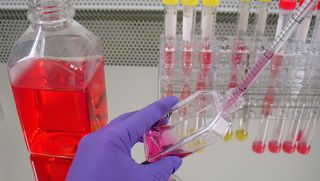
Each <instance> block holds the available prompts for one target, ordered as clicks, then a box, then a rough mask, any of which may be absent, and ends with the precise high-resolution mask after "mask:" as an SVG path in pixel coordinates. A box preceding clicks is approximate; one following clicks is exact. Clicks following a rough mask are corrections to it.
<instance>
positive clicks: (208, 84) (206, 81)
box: [158, 36, 320, 124]
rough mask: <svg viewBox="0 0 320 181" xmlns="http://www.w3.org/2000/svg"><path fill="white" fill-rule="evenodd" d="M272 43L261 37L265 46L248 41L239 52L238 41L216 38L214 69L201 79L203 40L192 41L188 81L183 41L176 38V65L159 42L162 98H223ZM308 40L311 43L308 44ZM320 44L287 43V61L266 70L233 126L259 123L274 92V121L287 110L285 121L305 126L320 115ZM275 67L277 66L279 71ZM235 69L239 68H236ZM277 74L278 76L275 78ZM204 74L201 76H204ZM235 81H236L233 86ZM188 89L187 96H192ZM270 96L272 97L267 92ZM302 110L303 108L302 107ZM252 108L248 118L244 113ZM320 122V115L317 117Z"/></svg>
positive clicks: (236, 116) (213, 59) (247, 39)
mask: <svg viewBox="0 0 320 181" xmlns="http://www.w3.org/2000/svg"><path fill="white" fill-rule="evenodd" d="M271 41H272V39H270V38H263V39H262V41H261V43H260V44H259V45H258V46H257V45H255V44H254V43H255V42H253V41H252V40H251V39H250V37H246V38H244V39H243V40H242V42H243V43H244V47H245V48H243V49H241V50H239V49H238V50H236V51H235V50H234V48H233V47H234V37H217V38H216V40H214V42H215V43H214V45H215V46H214V47H212V48H211V53H212V55H211V61H212V64H211V66H210V70H209V71H208V73H207V75H206V76H205V77H203V71H204V69H203V67H202V66H201V63H199V57H200V51H199V47H200V46H199V42H200V40H199V39H195V40H194V41H193V44H194V47H195V48H194V52H193V54H192V56H193V64H192V69H191V71H190V74H189V75H188V76H189V77H188V79H187V81H186V78H185V77H184V76H185V75H183V63H182V56H183V55H182V49H181V48H180V47H181V37H179V36H177V39H176V41H175V42H176V44H175V46H176V51H175V52H174V54H173V56H174V58H173V60H174V61H173V62H172V65H169V66H168V65H167V62H166V61H165V58H166V52H165V44H164V42H165V41H164V38H163V37H161V43H160V62H159V87H158V88H159V89H158V90H159V97H165V96H170V95H175V96H177V97H180V98H184V97H185V96H187V95H189V94H192V93H194V92H196V91H197V90H210V89H215V90H216V91H218V92H219V93H220V94H224V93H225V92H226V91H227V90H228V89H229V88H231V87H232V86H230V83H231V82H232V74H233V73H235V74H236V77H237V80H236V81H241V80H242V78H243V77H244V75H245V74H246V72H247V70H248V69H250V68H251V67H252V66H253V65H254V61H255V60H254V58H253V57H255V59H258V58H259V57H260V55H261V54H262V53H263V52H264V50H265V48H267V45H268V44H269V43H270V42H271ZM309 42H310V41H309ZM254 47H255V48H254ZM319 47H320V46H319V45H315V44H313V43H306V44H301V43H299V42H295V41H294V40H290V41H289V42H288V43H287V44H286V45H285V50H284V54H283V61H282V62H280V63H279V62H278V63H277V60H275V57H274V59H273V60H272V62H271V63H270V64H269V65H268V67H267V68H266V69H265V70H264V71H263V72H262V74H261V75H260V77H259V78H258V79H257V81H256V82H255V83H254V85H253V86H252V87H251V88H250V89H249V90H248V92H247V93H246V95H245V99H246V105H245V106H244V108H243V109H240V110H239V111H237V112H236V113H234V115H233V119H234V120H233V123H234V124H236V122H237V121H241V120H242V119H245V118H244V117H245V116H247V117H248V118H249V119H250V121H258V120H260V119H261V117H262V114H261V110H262V108H263V105H264V104H265V101H266V97H267V96H266V94H267V93H268V92H269V93H270V91H271V92H272V95H270V96H271V97H270V96H269V99H273V100H274V101H272V104H271V110H270V115H269V117H270V119H272V120H276V119H279V116H280V115H281V114H280V113H281V112H283V111H284V110H285V109H286V112H287V113H286V115H285V116H284V117H283V119H285V120H286V122H292V121H293V120H295V119H298V118H297V117H299V119H301V124H304V122H307V121H308V120H307V119H311V118H310V117H309V114H311V113H312V112H319V111H320V104H319V103H320V83H319V80H320V64H319V63H318V61H319V60H320V49H319ZM234 56H237V57H238V58H239V59H241V61H240V63H239V64H238V65H237V67H236V68H235V67H234V66H233V64H232V58H234ZM168 67H171V68H172V70H171V73H170V70H168ZM275 67H276V68H275ZM235 69H236V70H235ZM273 74H277V76H275V75H273ZM201 76H202V77H201ZM235 83H237V82H235ZM188 91H189V92H188ZM269 93H268V94H269ZM301 106H303V108H302V107H301ZM248 110H249V113H247V114H249V115H246V114H245V113H244V112H245V111H247V112H248ZM318 119H319V117H318Z"/></svg>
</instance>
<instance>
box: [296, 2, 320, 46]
mask: <svg viewBox="0 0 320 181" xmlns="http://www.w3.org/2000/svg"><path fill="white" fill-rule="evenodd" d="M304 1H305V0H300V2H299V6H301V5H302V4H303V3H304ZM315 8H316V7H315ZM313 10H315V9H313ZM311 19H312V13H309V14H307V15H306V16H305V17H304V19H303V21H302V23H301V24H300V25H299V26H298V27H297V30H296V34H295V40H296V41H298V42H299V43H302V44H304V43H305V42H306V40H307V37H308V32H309V27H310V23H311Z"/></svg>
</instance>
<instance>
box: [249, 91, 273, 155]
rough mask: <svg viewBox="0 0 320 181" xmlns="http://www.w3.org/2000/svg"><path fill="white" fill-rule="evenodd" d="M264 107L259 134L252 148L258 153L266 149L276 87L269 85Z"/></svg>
mask: <svg viewBox="0 0 320 181" xmlns="http://www.w3.org/2000/svg"><path fill="white" fill-rule="evenodd" d="M263 102H264V104H263V108H262V110H261V122H260V128H259V132H258V136H257V138H256V139H255V141H254V142H253V144H252V150H253V151H254V152H256V153H263V152H264V151H265V147H266V144H265V140H266V136H267V132H268V126H269V119H270V118H269V116H270V114H271V112H272V105H273V102H274V88H273V87H269V89H268V90H267V94H266V96H265V98H264V101H263Z"/></svg>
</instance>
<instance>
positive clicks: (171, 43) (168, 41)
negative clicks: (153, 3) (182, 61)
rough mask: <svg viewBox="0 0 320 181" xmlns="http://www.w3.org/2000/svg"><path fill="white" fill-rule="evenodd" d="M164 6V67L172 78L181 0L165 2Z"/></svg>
mask: <svg viewBox="0 0 320 181" xmlns="http://www.w3.org/2000/svg"><path fill="white" fill-rule="evenodd" d="M162 2H163V4H164V10H165V11H164V29H165V30H164V36H165V42H164V44H165V45H164V46H165V49H164V50H165V52H164V66H165V70H166V74H167V75H168V76H172V73H173V70H174V66H175V59H176V32H177V6H178V4H179V0H163V1H162Z"/></svg>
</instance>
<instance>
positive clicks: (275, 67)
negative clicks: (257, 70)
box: [271, 53, 284, 80]
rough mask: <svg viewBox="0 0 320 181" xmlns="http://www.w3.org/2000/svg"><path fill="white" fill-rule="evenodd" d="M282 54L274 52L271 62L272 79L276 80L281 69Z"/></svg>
mask: <svg viewBox="0 0 320 181" xmlns="http://www.w3.org/2000/svg"><path fill="white" fill-rule="evenodd" d="M283 58H284V57H283V54H281V53H279V54H275V55H274V57H273V59H272V62H271V63H272V64H271V76H272V79H273V80H276V79H277V77H278V74H279V72H280V71H281V65H282V63H283Z"/></svg>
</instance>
